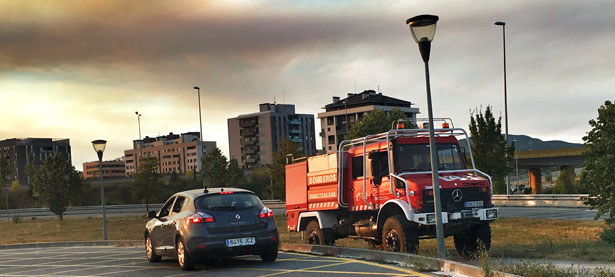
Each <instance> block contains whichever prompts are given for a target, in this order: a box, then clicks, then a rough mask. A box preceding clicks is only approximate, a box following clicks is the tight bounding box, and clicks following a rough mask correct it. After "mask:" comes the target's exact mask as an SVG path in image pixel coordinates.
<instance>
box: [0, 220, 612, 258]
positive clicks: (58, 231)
mask: <svg viewBox="0 0 615 277" xmlns="http://www.w3.org/2000/svg"><path fill="white" fill-rule="evenodd" d="M147 221H148V219H147V218H144V217H141V216H135V217H109V218H107V234H108V236H109V239H110V240H140V239H143V235H142V234H143V230H144V228H145V223H146V222H147ZM276 223H277V225H278V229H279V231H280V240H281V241H282V242H291V243H301V233H292V234H289V232H288V231H287V230H286V219H285V217H284V215H276ZM605 227H606V226H605V224H604V222H597V221H580V220H551V219H519V218H504V219H499V220H497V221H495V222H493V223H492V224H491V230H492V243H491V251H489V257H490V258H526V259H554V260H573V261H574V260H576V261H606V262H615V245H614V244H611V243H605V242H604V241H602V240H601V239H600V235H601V233H602V232H603V230H604V228H605ZM102 233H103V231H102V219H100V218H90V217H88V218H65V219H64V221H63V222H59V221H58V220H57V219H53V218H50V219H36V220H32V219H23V218H21V219H20V220H19V221H18V222H14V221H6V220H3V221H0V234H2V236H0V244H14V243H39V242H59V241H91V240H102ZM336 245H337V246H342V247H353V248H364V249H372V248H373V246H372V245H370V244H369V243H367V242H366V241H363V240H355V239H340V240H337V241H336ZM445 245H446V248H447V256H448V257H453V258H455V257H459V256H458V255H457V252H456V251H455V248H454V243H453V239H452V237H449V238H447V239H446V240H445ZM419 254H420V255H424V256H432V257H435V256H437V247H436V241H435V239H428V240H421V241H420V249H419Z"/></svg>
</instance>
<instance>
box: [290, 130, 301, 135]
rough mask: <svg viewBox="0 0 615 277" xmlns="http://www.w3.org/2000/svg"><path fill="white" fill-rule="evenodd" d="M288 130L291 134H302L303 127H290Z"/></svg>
mask: <svg viewBox="0 0 615 277" xmlns="http://www.w3.org/2000/svg"><path fill="white" fill-rule="evenodd" d="M288 132H289V133H291V134H301V129H289V130H288Z"/></svg>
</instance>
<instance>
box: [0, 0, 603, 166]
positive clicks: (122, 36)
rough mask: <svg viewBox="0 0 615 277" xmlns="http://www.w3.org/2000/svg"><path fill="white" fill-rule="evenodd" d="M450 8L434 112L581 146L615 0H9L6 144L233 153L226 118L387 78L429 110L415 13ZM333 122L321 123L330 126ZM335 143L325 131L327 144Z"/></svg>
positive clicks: (397, 92)
mask: <svg viewBox="0 0 615 277" xmlns="http://www.w3.org/2000/svg"><path fill="white" fill-rule="evenodd" d="M423 13H430V14H435V15H438V16H440V21H439V22H438V29H437V31H436V36H435V39H434V41H433V43H432V54H431V61H430V69H431V72H430V73H431V82H432V97H433V108H434V114H435V116H440V117H452V118H453V120H454V121H455V123H456V126H461V127H465V128H467V125H468V121H469V117H470V110H472V109H475V108H480V107H483V108H484V107H485V106H487V105H491V106H493V109H494V111H495V113H496V114H498V113H501V114H502V115H503V114H504V112H503V110H504V108H503V107H504V99H503V68H502V67H503V66H502V28H501V27H500V26H494V25H493V23H494V22H495V21H505V22H506V23H507V25H506V43H507V44H506V46H507V63H508V64H507V70H508V107H509V108H508V109H509V125H510V127H509V132H510V133H511V134H525V135H530V136H533V137H537V138H540V139H543V140H553V139H559V140H565V141H570V142H582V137H583V135H585V133H586V132H587V131H588V124H587V121H588V120H589V119H591V118H595V117H596V115H597V112H596V110H597V108H598V107H599V106H600V104H602V103H604V101H605V100H607V99H610V100H614V99H615V89H613V88H614V87H615V55H614V54H612V53H610V51H614V49H615V32H614V31H613V30H615V17H613V15H614V14H615V5H613V3H612V2H611V1H559V0H558V1H450V2H441V1H422V2H419V1H336V2H335V4H331V3H329V1H287V2H284V1H264V0H261V1H240V0H233V1H149V0H148V1H107V0H105V1H72V0H71V1H27V0H21V1H0V105H1V107H0V119H1V123H0V139H6V138H13V137H54V138H70V140H71V145H72V149H73V150H72V152H73V153H72V154H73V164H74V165H75V166H76V167H77V168H78V169H81V163H82V162H84V161H89V160H94V159H96V155H95V153H94V150H93V149H92V147H91V144H90V141H92V140H93V139H98V138H103V139H106V140H108V148H107V149H108V150H107V151H105V158H116V157H121V156H122V154H123V150H125V149H129V148H130V147H131V142H132V140H133V139H136V138H138V129H137V118H136V116H135V114H134V112H135V111H139V112H140V113H142V114H143V116H142V120H141V127H142V133H143V136H145V135H149V136H157V135H159V134H167V133H169V132H174V133H179V132H187V131H198V129H199V126H198V124H199V121H198V104H197V96H196V91H195V90H193V89H192V87H193V86H195V85H197V86H200V87H201V95H202V105H203V108H202V111H203V131H204V137H205V140H215V141H217V143H218V145H219V147H220V148H221V149H222V150H223V151H224V152H225V153H228V137H227V128H226V119H227V118H230V117H235V116H237V115H239V114H242V113H250V112H255V111H257V109H258V104H259V103H264V102H273V101H274V99H275V100H276V101H277V102H278V103H288V104H295V105H296V109H297V111H298V112H301V113H311V114H316V113H318V112H321V111H322V109H321V108H322V107H323V106H324V105H326V104H328V103H330V102H331V97H332V96H342V97H343V96H345V95H346V94H347V93H350V92H354V91H355V85H356V90H357V91H359V92H360V91H363V90H366V89H377V88H378V87H379V88H380V91H381V92H382V93H383V94H386V95H389V96H392V97H396V98H401V99H404V100H409V101H411V102H413V103H415V105H416V106H417V107H418V108H419V109H420V110H421V112H422V115H424V116H426V114H427V111H426V97H425V82H424V72H423V64H422V61H421V58H420V55H419V52H418V48H417V45H416V43H415V42H414V41H413V40H412V37H411V35H410V32H409V30H408V27H407V26H406V25H405V20H406V19H407V18H408V17H411V16H414V15H418V14H423ZM316 129H317V130H319V129H320V128H319V125H317V126H316ZM317 146H319V147H320V141H318V145H317Z"/></svg>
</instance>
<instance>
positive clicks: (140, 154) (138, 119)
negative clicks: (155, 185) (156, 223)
mask: <svg viewBox="0 0 615 277" xmlns="http://www.w3.org/2000/svg"><path fill="white" fill-rule="evenodd" d="M135 114H136V115H137V122H138V123H139V143H140V144H139V157H138V158H135V164H136V165H137V166H136V167H135V171H136V170H138V169H139V165H138V162H137V161H138V160H140V159H141V158H142V156H143V140H142V139H141V114H140V113H139V112H135ZM147 194H148V189H147V182H145V213H146V214H147V213H149V199H148V198H147Z"/></svg>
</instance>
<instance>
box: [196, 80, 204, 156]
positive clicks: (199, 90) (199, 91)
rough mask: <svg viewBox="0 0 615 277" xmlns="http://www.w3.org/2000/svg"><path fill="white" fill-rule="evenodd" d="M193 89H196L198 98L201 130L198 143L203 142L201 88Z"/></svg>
mask: <svg viewBox="0 0 615 277" xmlns="http://www.w3.org/2000/svg"><path fill="white" fill-rule="evenodd" d="M194 89H196V92H197V94H198V97H199V126H200V128H201V139H200V141H203V120H202V119H201V118H202V117H201V88H199V87H197V86H195V87H194ZM201 150H202V149H201Z"/></svg>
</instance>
